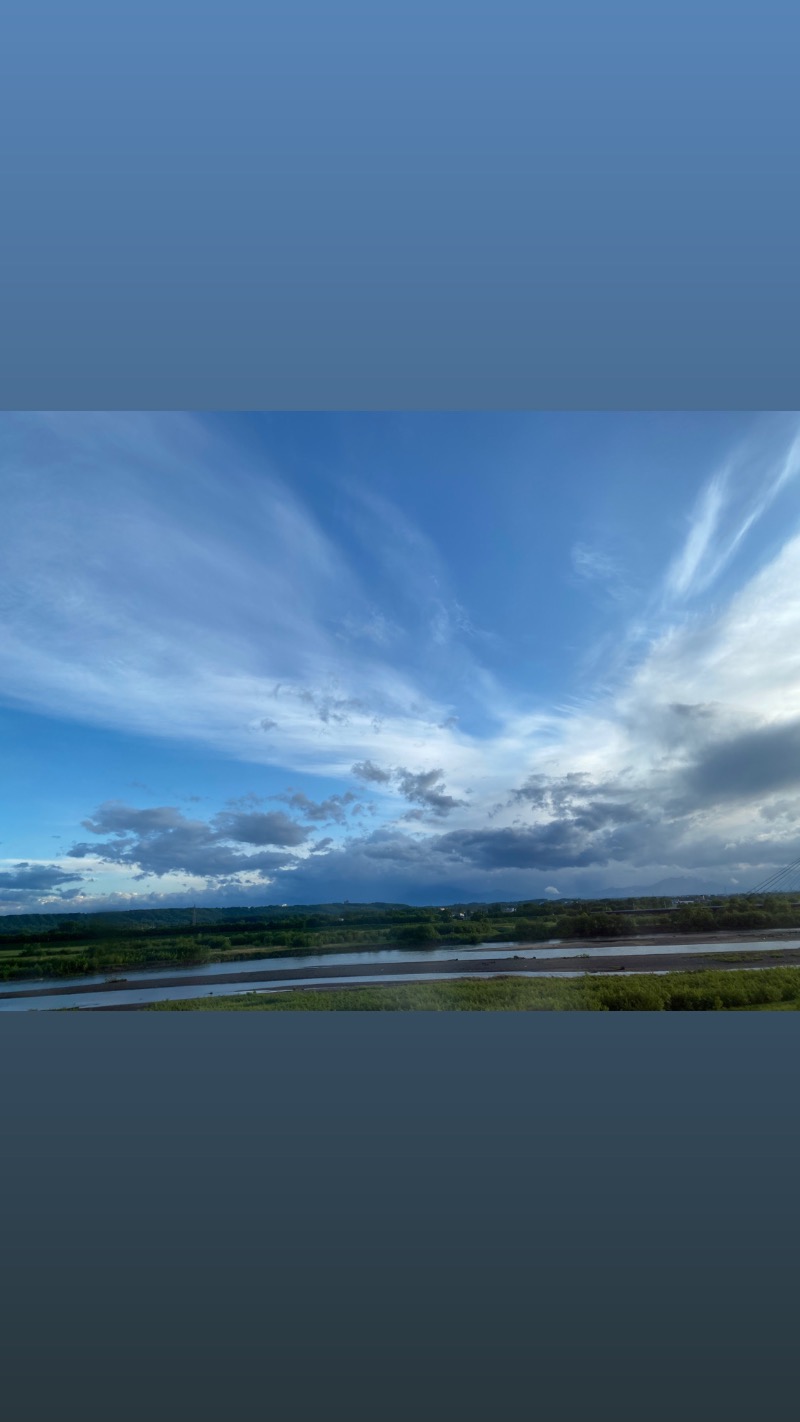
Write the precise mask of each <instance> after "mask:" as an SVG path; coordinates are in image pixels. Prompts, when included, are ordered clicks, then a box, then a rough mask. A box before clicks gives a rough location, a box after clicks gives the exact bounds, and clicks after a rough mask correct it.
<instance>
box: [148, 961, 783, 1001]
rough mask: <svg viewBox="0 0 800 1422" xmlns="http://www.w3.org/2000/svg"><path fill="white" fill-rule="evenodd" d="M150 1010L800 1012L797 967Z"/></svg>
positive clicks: (519, 981) (250, 996)
mask: <svg viewBox="0 0 800 1422" xmlns="http://www.w3.org/2000/svg"><path fill="white" fill-rule="evenodd" d="M142 1010H143V1011H149V1012H248V1011H253V1010H255V1011H259V1012H492V1011H494V1012H537V1011H538V1012H665V1011H666V1012H686V1011H689V1012H714V1011H717V1012H720V1011H722V1012H726V1011H727V1012H746V1011H751V1012H752V1011H767V1010H773V1011H776V1010H777V1011H798V1010H800V968H764V969H763V970H762V971H760V972H737V971H736V970H731V971H725V970H722V969H719V968H717V969H713V970H710V971H706V970H702V971H700V972H687V973H670V974H669V976H667V977H652V976H647V975H644V974H639V975H637V974H633V973H632V974H631V975H630V976H628V977H625V978H616V977H599V976H598V977H587V978H570V979H568V980H566V981H563V980H562V981H559V980H558V979H555V978H541V979H533V978H513V977H509V978H491V979H488V980H484V981H482V980H480V979H476V978H466V979H464V978H461V979H456V980H455V981H453V982H431V983H425V982H422V983H400V984H391V985H389V984H386V985H384V986H376V987H371V986H368V987H347V988H327V989H324V990H314V989H303V990H302V991H297V990H295V991H287V992H280V993H275V994H271V993H269V994H263V993H255V992H252V993H240V994H236V995H233V996H231V997H201V998H190V999H188V1000H183V1001H179V1002H156V1003H152V1004H149V1005H148V1007H147V1008H145V1009H142Z"/></svg>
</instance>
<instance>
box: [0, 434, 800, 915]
mask: <svg viewBox="0 0 800 1422" xmlns="http://www.w3.org/2000/svg"><path fill="white" fill-rule="evenodd" d="M798 475H800V417H799V416H797V415H795V414H767V415H764V414H747V413H744V414H730V413H711V414H707V413H686V414H660V413H655V414H592V413H581V414H574V413H554V414H538V413H530V414H486V415H482V414H477V415H466V414H409V415H395V414H352V415H337V414H296V415H295V414H280V415H269V414H267V415H255V414H246V415H229V414H222V415H194V414H191V415H189V414H130V413H126V414H81V413H61V414H4V415H0V508H1V509H2V520H0V728H2V738H1V740H0V767H2V785H3V794H2V803H1V804H0V912H4V913H14V912H25V911H28V912H30V911H41V910H45V911H54V912H57V911H61V912H63V911H65V910H66V909H69V910H73V911H74V910H75V909H93V908H106V907H120V908H126V907H137V906H150V905H153V904H163V905H171V904H175V905H179V904H187V903H198V904H201V903H209V904H218V903H219V904H222V903H274V902H289V903H291V902H296V903H309V902H314V901H322V900H337V899H338V900H341V899H344V898H348V899H351V900H376V899H383V900H386V899H390V900H406V901H411V902H427V903H436V902H445V901H447V900H448V899H450V900H453V899H457V898H460V899H495V898H498V899H499V898H518V897H527V896H538V895H542V894H549V895H550V896H552V897H556V896H557V895H559V894H560V895H563V896H569V895H573V894H587V895H588V894H597V893H601V892H603V891H604V890H606V889H609V888H617V887H629V886H630V887H635V886H637V885H642V886H644V885H649V884H652V883H657V882H660V881H661V880H663V879H665V878H671V877H675V876H678V877H685V878H686V877H688V878H691V877H692V876H694V877H695V878H696V879H697V881H698V884H699V883H701V882H702V883H703V884H708V883H712V884H714V885H716V886H718V887H720V888H726V887H728V888H735V887H739V886H747V885H749V884H751V883H754V882H756V881H757V880H758V879H759V878H760V877H763V876H764V875H765V874H766V873H767V872H768V870H769V869H770V868H771V867H772V866H775V865H780V864H783V863H785V862H787V861H788V860H790V859H792V858H794V857H796V855H797V854H798V853H799V852H800V830H799V829H798V816H800V636H798V634H800V478H798Z"/></svg>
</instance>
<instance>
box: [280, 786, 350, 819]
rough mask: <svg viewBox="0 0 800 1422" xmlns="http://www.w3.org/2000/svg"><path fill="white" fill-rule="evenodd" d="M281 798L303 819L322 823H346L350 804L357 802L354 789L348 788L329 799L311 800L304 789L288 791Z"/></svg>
mask: <svg viewBox="0 0 800 1422" xmlns="http://www.w3.org/2000/svg"><path fill="white" fill-rule="evenodd" d="M279 798H280V799H281V800H283V801H284V802H285V804H287V805H290V806H291V808H292V809H293V810H296V811H297V813H298V814H299V815H302V816H303V819H305V820H312V821H314V822H315V823H320V824H331V823H335V824H337V825H342V824H344V823H345V820H346V819H347V810H348V808H349V806H350V805H355V804H356V797H355V795H354V794H353V792H352V790H346V791H345V793H344V794H343V795H330V796H329V797H328V799H327V800H310V799H309V797H308V795H304V794H303V792H302V790H295V791H291V792H287V794H285V795H281V796H280V797H279Z"/></svg>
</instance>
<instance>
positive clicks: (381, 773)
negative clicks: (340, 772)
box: [350, 760, 392, 785]
mask: <svg viewBox="0 0 800 1422" xmlns="http://www.w3.org/2000/svg"><path fill="white" fill-rule="evenodd" d="M350 773H351V775H357V776H358V778H359V780H366V781H368V782H370V783H371V784H373V785H388V784H389V783H390V781H391V779H392V772H391V770H383V769H382V768H381V766H379V765H376V764H375V762H374V761H372V760H359V761H357V762H356V764H355V765H352V766H351V767H350Z"/></svg>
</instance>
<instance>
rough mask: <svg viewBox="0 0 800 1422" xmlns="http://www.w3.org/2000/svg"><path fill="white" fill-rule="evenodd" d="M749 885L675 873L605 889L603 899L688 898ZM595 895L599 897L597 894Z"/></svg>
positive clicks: (722, 892)
mask: <svg viewBox="0 0 800 1422" xmlns="http://www.w3.org/2000/svg"><path fill="white" fill-rule="evenodd" d="M749 888H750V885H749V884H748V885H744V886H743V887H742V888H740V889H737V888H735V887H734V885H732V884H726V885H722V884H720V881H719V880H718V879H716V880H711V879H690V878H688V877H685V876H684V877H683V878H680V877H678V876H677V875H676V876H675V877H674V878H672V879H659V881H658V883H657V884H629V885H628V887H627V888H625V889H605V890H604V892H603V894H602V897H603V898H604V899H644V898H689V897H690V896H691V895H692V894H733V893H741V894H746V893H747V891H748V889H749ZM597 897H598V898H599V897H601V896H600V895H597Z"/></svg>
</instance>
